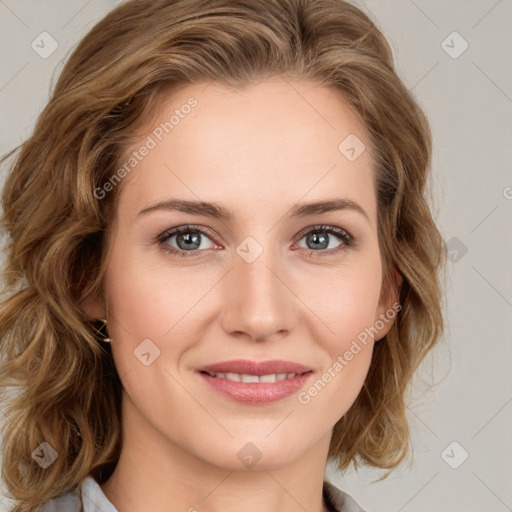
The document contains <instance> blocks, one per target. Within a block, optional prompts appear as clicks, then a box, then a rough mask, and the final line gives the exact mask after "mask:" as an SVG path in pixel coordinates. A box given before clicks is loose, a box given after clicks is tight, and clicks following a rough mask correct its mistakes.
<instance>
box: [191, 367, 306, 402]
mask: <svg viewBox="0 0 512 512" xmlns="http://www.w3.org/2000/svg"><path fill="white" fill-rule="evenodd" d="M312 374H313V372H308V373H303V374H302V375H297V376H295V377H292V378H291V379H284V380H278V381H276V382H260V383H258V382H237V381H235V380H229V379H223V378H219V377H212V376H211V375H208V374H206V373H199V376H200V377H202V379H203V380H204V381H205V382H206V383H207V384H208V385H209V386H210V387H211V388H212V389H214V390H215V391H218V392H219V393H221V394H223V395H224V396H227V397H229V398H231V399H233V400H236V401H238V402H244V403H248V402H249V403H269V402H276V401H277V400H282V399H283V398H287V397H289V396H291V395H293V394H295V393H297V392H298V391H299V390H300V388H302V387H303V386H304V384H305V382H306V381H307V380H308V379H309V377H310V376H311V375H312Z"/></svg>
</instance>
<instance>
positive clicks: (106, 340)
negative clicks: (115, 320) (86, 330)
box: [96, 318, 112, 343]
mask: <svg viewBox="0 0 512 512" xmlns="http://www.w3.org/2000/svg"><path fill="white" fill-rule="evenodd" d="M98 322H101V323H102V325H101V327H100V328H99V329H96V330H97V331H98V332H99V333H100V334H101V335H102V336H103V339H102V340H101V341H103V342H104V343H111V342H112V340H111V339H110V338H109V337H108V334H105V333H106V332H107V320H106V319H105V318H98Z"/></svg>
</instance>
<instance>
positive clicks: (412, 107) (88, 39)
mask: <svg viewBox="0 0 512 512" xmlns="http://www.w3.org/2000/svg"><path fill="white" fill-rule="evenodd" d="M276 75H280V76H282V77H286V79H291V80H311V81H315V82H317V83H319V84H322V85H325V86H328V87H334V88H336V89H337V90H338V91H340V93H341V94H342V95H343V97H344V98H346V100H347V101H348V102H349V104H350V105H351V107H352V108H353V109H354V111H355V112H356V113H357V114H358V115H359V117H360V119H361V121H362V122H363V125H364V127H365V130H366V133H367V135H368V140H369V141H370V143H371V145H372V148H373V154H374V155H373V171H374V182H375V189H376V195H377V203H378V235H379V244H380V251H381V255H382V259H383V264H384V270H385V271H384V274H383V286H386V287H387V288H388V289H390V288H391V287H392V286H393V282H394V281H393V277H392V276H393V274H392V271H391V269H392V267H394V268H395V269H397V270H398V272H399V273H400V275H401V277H402V278H403V284H402V287H401V291H400V303H401V304H402V310H401V311H400V312H399V313H398V315H397V317H396V319H395V322H394V323H393V326H392V327H391V330H390V331H389V332H388V334H387V335H386V336H385V338H383V339H382V340H381V341H380V342H379V343H378V344H376V346H375V348H374V353H373V358H372V362H371V366H370V369H369V372H368V375H367V377H366V381H365V383H364V386H363V388H362V390H361V393H360V394H359V396H358V398H357V399H356V401H355V403H354V404H353V405H352V407H351V408H350V409H349V410H348V412H347V413H346V414H345V415H344V416H343V417H342V418H341V419H340V420H339V421H338V422H337V424H336V425H335V428H334V433H333V436H332V440H331V445H330V448H329V456H330V458H331V459H332V460H333V461H335V463H336V464H337V467H338V468H339V469H340V470H345V469H346V468H347V467H348V466H349V465H350V463H354V464H355V467H356V468H357V465H358V461H359V463H364V464H368V465H372V466H375V467H378V468H383V469H392V468H394V467H396V466H397V465H398V464H399V463H400V462H402V461H403V460H404V458H405V457H406V456H407V454H408V450H409V430H408V424H407V417H406V414H405V413H406V400H405V398H406V390H407V388H408V385H409V384H410V381H411V379H412V376H413V374H414V373H415V370H416V369H417V367H418V366H419V364H420V362H421V361H422V360H423V358H424V357H425V355H426V354H427V353H428V352H429V351H430V349H431V348H432V347H433V346H434V345H435V344H436V342H437V341H438V339H439V338H440V336H441V334H442V332H443V316H442V306H441V302H442V294H441V286H440V270H441V268H442V267H443V264H444V262H445V253H444V244H443V241H442V237H441V235H440V233H439V231H438V229H437V227H436V224H435V222H434V220H433V217H432V214H431V210H430V207H429V205H428V199H429V197H428V195H429V193H428V190H427V185H428V183H427V182H428V178H429V176H430V165H431V134H430V129H429V125H428V122H427V119H426V117H425V115H424V113H423V112H422V110H421V108H420V107H419V105H418V103H417V102H416V101H415V99H414V98H413V96H412V95H411V93H410V92H409V91H408V90H407V88H406V87H405V86H404V84H403V83H402V81H401V80H400V78H399V77H398V75H397V73H396V72H395V70H394V64H393V58H392V52H391V50H390V47H389V45H388V43H387V41H386V39H385V37H384V36H383V34H382V33H381V32H380V31H379V30H378V28H377V27H376V25H375V24H374V23H373V22H372V21H371V19H370V18H369V16H368V15H367V14H365V13H364V12H363V11H361V10H360V9H358V8H357V7H355V6H353V5H351V4H350V3H348V2H346V1H344V0H258V1H255V0H136V1H135V0H133V1H128V2H125V3H123V4H121V5H119V6H118V7H117V8H116V9H115V10H113V11H112V12H111V13H109V14H108V15H107V16H106V17H105V18H104V19H103V20H101V21H100V22H99V23H98V24H97V25H95V26H94V27H93V28H92V29H91V30H90V32H89V33H88V34H87V35H86V36H85V38H84V39H83V40H82V41H81V42H80V43H79V44H78V46H77V48H76V49H75V50H74V52H73V53H72V54H71V56H70V58H69V59H68V61H67V64H66V65H65V67H64V69H63V71H62V73H61V74H60V77H59V79H58V81H57V83H56V84H55V87H54V90H53V91H52V95H51V98H50V100H49V102H48V104H47V106H46V107H45V109H44V110H43V112H42V113H41V115H40V117H39V119H38V121H37V124H36V126H35V129H34V131H33V133H32V135H31V136H30V138H28V140H26V141H25V142H24V143H23V144H22V145H21V146H19V147H17V148H15V149H14V150H13V151H11V152H10V153H9V154H7V155H5V156H4V158H3V162H4V163H6V162H7V161H9V160H10V159H11V157H12V159H13V161H12V162H10V164H9V174H8V177H7V180H6V183H5V187H4V189H3V193H2V208H3V215H2V219H1V221H2V229H3V230H4V232H5V238H6V242H7V243H6V248H5V251H6V253H5V254H6V262H5V269H4V272H3V280H4V286H3V295H2V299H1V300H2V302H1V303H0V343H1V345H0V347H1V354H2V359H1V365H0V386H1V389H2V390H3V394H2V398H3V401H4V403H5V409H4V416H5V418H4V425H3V463H2V477H3V479H4V482H5V484H6V487H7V489H8V491H9V494H8V497H9V498H12V499H15V500H16V501H17V504H16V506H15V508H14V509H13V510H14V512H31V511H33V510H36V509H37V507H38V506H39V505H41V504H42V503H44V502H46V501H47V500H49V499H50V498H52V497H54V496H57V495H59V494H62V493H64V492H67V491H69V490H71V489H72V488H74V487H76V486H77V485H78V484H79V483H80V482H81V481H82V479H83V478H85V477H86V476H87V475H92V476H93V477H94V478H95V479H96V480H97V481H98V482H99V483H102V482H104V481H105V480H107V479H108V477H109V476H110V474H111V473H112V471H113V469H114V467H115V464H116V462H117V460H118V458H119V454H120V449H121V442H122V439H121V412H120V411H121V409H120V402H121V384H120V380H119V376H118V374H117V372H116V368H115V366H114V364H113V360H112V354H111V352H110V349H109V348H108V345H101V344H100V343H99V342H98V339H99V337H98V334H97V332H96V331H95V329H94V327H93V325H92V324H91V322H90V321H89V320H88V319H87V318H86V316H85V314H84V312H83V310H82V308H81V301H82V300H83V299H84V298H85V297H89V296H94V295H95V294H98V293H100V294H102V293H104V290H103V284H102V283H103V275H104V270H105V267H104V263H105V257H106V251H107V249H108V233H109V226H110V220H111V219H112V215H113V212H114V211H115V208H116V198H117V197H118V193H119V189H120V187H116V188H114V190H113V191H112V192H110V193H109V194H107V195H106V197H105V198H104V199H102V200H98V199H97V198H96V197H95V194H94V191H95V189H97V188H98V187H101V186H102V185H103V184H104V183H105V182H107V181H108V180H109V179H110V178H111V177H112V176H113V175H114V174H115V171H116V169H117V166H118V165H120V162H121V157H122V155H123V151H125V149H126V148H127V147H128V145H129V143H130V142H131V141H132V140H133V138H134V137H135V136H136V133H137V128H138V127H139V126H141V123H143V122H144V121H145V120H146V121H147V119H148V118H149V117H150V116H151V115H153V114H154V113H155V111H156V107H157V106H158V103H159V101H161V99H162V98H163V96H164V94H165V93H166V92H167V91H169V90H171V89H175V88H177V87H180V86H183V85H185V84H191V83H198V82H205V83H206V82H209V81H215V82H218V83H222V84H224V85H228V86H231V87H235V88H236V87H244V86H245V85H248V84H251V83H253V82H254V81H257V80H260V79H263V78H267V77H272V76H276ZM9 388H12V389H13V393H12V395H10V394H9V393H8V392H9V391H10V389H9ZM43 441H46V442H48V443H49V444H50V445H51V446H52V447H53V448H54V449H55V450H56V451H57V453H58V458H57V459H56V460H55V461H54V462H53V463H52V464H51V465H50V466H48V467H47V468H46V469H43V468H42V467H41V466H40V465H39V464H38V463H37V462H36V461H35V460H34V458H33V457H32V454H33V452H34V450H35V449H36V448H37V447H38V446H39V445H40V443H42V442H43ZM386 476H387V475H386Z"/></svg>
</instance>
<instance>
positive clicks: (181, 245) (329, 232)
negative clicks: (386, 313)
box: [157, 226, 355, 257]
mask: <svg viewBox="0 0 512 512" xmlns="http://www.w3.org/2000/svg"><path fill="white" fill-rule="evenodd" d="M211 236H212V235H211V234H210V232H209V231H207V230H205V229H204V228H199V227H196V226H182V227H179V228H173V229H171V230H169V231H166V232H165V233H163V234H162V235H160V236H159V237H158V239H157V242H158V244H159V245H160V246H161V247H162V249H163V250H165V251H167V252H170V253H171V254H175V255H178V256H182V257H183V256H194V255H195V254H196V252H198V251H201V250H203V249H211V248H213V247H215V244H213V242H212V241H211V239H210V237H211ZM333 237H334V238H337V239H338V241H339V243H338V245H336V246H334V247H333V246H332V243H331V242H332V241H333ZM173 239H175V240H174V243H171V242H170V241H172V240H173ZM203 239H206V240H207V241H208V242H209V244H208V243H207V244H206V247H205V246H204V244H203V243H202V242H203ZM302 239H305V240H306V244H309V246H308V245H306V247H304V246H300V247H301V248H303V249H307V250H313V252H327V253H328V254H331V253H333V252H336V251H339V250H343V249H346V248H348V247H351V246H353V245H354V244H355V240H354V238H353V237H352V235H350V234H349V233H348V232H347V231H345V230H344V229H340V228H335V227H333V226H314V227H312V228H308V230H307V231H303V232H302V234H301V235H300V239H299V241H301V240H302Z"/></svg>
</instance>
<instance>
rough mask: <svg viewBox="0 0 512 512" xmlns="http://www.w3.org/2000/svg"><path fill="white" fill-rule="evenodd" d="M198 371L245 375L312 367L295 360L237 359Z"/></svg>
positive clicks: (267, 373)
mask: <svg viewBox="0 0 512 512" xmlns="http://www.w3.org/2000/svg"><path fill="white" fill-rule="evenodd" d="M198 371H204V372H208V373H240V374H245V375H257V376H258V377H260V376H261V375H271V374H273V373H296V374H302V373H306V372H309V371H312V370H311V368H309V367H307V366H304V365H303V364H299V363H294V362H293V361H282V360H277V359H274V360H270V361H249V360H246V359H235V360H232V361H222V362H220V363H215V364H209V365H207V366H202V367H201V368H198Z"/></svg>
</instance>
